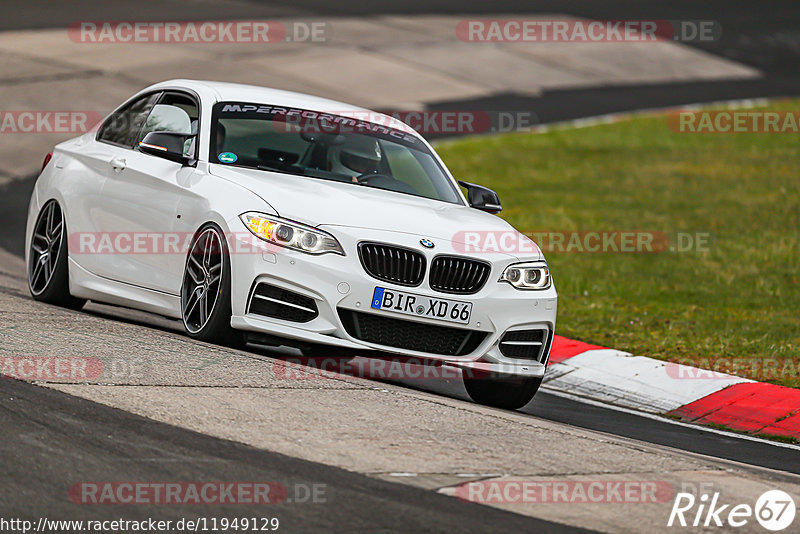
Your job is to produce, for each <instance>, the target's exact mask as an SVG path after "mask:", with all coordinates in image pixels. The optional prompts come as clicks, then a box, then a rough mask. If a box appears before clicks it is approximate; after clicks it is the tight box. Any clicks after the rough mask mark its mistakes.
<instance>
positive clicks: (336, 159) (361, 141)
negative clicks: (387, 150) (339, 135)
mask: <svg viewBox="0 0 800 534" xmlns="http://www.w3.org/2000/svg"><path fill="white" fill-rule="evenodd" d="M382 158H383V156H382V154H381V147H380V145H378V142H377V141H376V140H374V139H369V138H367V137H361V136H353V137H350V138H349V139H348V140H347V143H346V144H344V145H342V146H339V147H334V148H333V149H332V150H331V158H330V159H331V167H330V170H331V171H333V172H337V173H340V174H345V175H348V176H350V177H351V178H352V180H353V181H354V182H357V181H358V177H359V176H361V175H364V174H377V173H378V172H379V170H380V165H381V160H382Z"/></svg>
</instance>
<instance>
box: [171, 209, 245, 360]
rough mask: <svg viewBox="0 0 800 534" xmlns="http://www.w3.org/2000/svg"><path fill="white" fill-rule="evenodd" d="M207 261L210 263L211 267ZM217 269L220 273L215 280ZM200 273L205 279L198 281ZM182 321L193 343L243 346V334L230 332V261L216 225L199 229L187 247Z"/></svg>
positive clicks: (182, 295)
mask: <svg viewBox="0 0 800 534" xmlns="http://www.w3.org/2000/svg"><path fill="white" fill-rule="evenodd" d="M212 236H213V237H212ZM211 241H213V243H212V242H211ZM206 260H208V262H211V261H213V262H214V264H213V266H212V265H210V264H209V263H208V262H207V261H206ZM198 262H199V264H198ZM198 265H199V266H198ZM216 266H219V270H220V271H221V272H220V273H219V278H218V279H215V276H216V275H215V273H216V269H217V267H216ZM201 272H202V273H203V275H204V276H203V277H202V279H201V280H200V279H198V275H199V274H200V273H201ZM201 288H202V290H201ZM209 300H210V302H209ZM193 306H194V307H193ZM198 306H203V307H202V308H198ZM181 318H182V320H183V326H184V328H185V329H186V333H187V334H188V335H189V337H191V338H193V339H197V340H199V341H205V342H208V343H216V344H219V345H226V346H233V347H241V346H243V345H244V336H243V334H242V333H241V332H239V331H237V330H234V329H233V328H231V260H230V254H229V253H228V245H227V241H226V240H225V237H224V233H223V232H222V230H221V229H220V227H219V226H217V225H216V224H213V223H208V224H206V225H205V226H203V227H202V228H200V230H198V231H197V233H196V234H195V236H194V238H193V239H192V244H191V246H190V247H189V253H188V254H187V257H186V265H185V267H184V272H183V283H182V284H181Z"/></svg>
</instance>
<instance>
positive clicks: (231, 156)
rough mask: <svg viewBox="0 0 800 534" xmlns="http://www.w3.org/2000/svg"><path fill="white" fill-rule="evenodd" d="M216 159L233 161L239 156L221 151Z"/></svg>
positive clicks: (225, 161) (227, 161) (224, 161)
mask: <svg viewBox="0 0 800 534" xmlns="http://www.w3.org/2000/svg"><path fill="white" fill-rule="evenodd" d="M217 159H218V160H220V161H221V162H222V163H235V162H236V160H237V159H239V156H237V155H236V154H234V153H233V152H223V153H221V154H220V155H219V156H217Z"/></svg>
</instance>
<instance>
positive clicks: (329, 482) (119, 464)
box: [0, 379, 581, 534]
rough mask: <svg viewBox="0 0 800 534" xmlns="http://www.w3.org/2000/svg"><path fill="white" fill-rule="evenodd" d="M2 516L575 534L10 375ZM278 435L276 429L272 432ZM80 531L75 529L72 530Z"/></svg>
mask: <svg viewBox="0 0 800 534" xmlns="http://www.w3.org/2000/svg"><path fill="white" fill-rule="evenodd" d="M55 407H57V409H53V408H55ZM0 428H3V429H5V431H6V432H8V431H9V429H14V432H13V433H12V438H11V439H3V440H0V457H2V458H3V459H4V461H3V462H2V465H0V479H2V480H3V481H4V482H3V487H2V489H0V510H2V514H3V516H4V517H5V518H6V519H8V518H10V517H13V518H18V519H27V520H31V521H34V523H36V522H38V520H39V518H40V517H42V514H43V512H46V514H47V515H46V518H47V519H49V520H73V521H75V520H89V519H91V520H98V521H103V520H107V519H117V518H119V517H124V518H125V519H126V520H146V519H148V518H153V519H156V520H160V521H166V520H172V521H175V522H177V521H178V520H180V519H182V518H186V519H191V520H196V519H197V518H203V517H205V518H212V517H214V518H216V519H217V520H218V521H219V520H221V519H222V518H227V519H230V520H233V519H234V518H242V517H247V518H251V517H256V518H259V524H261V523H260V521H261V518H269V519H272V518H278V520H279V522H280V526H279V531H282V532H321V531H325V532H448V531H458V532H475V533H481V534H483V533H485V532H581V530H580V529H576V528H574V527H565V526H561V525H558V524H555V523H552V522H548V521H541V520H538V519H534V518H529V517H525V516H522V515H517V514H513V513H510V512H504V511H502V510H497V509H494V508H488V507H485V506H481V505H478V504H473V503H468V502H465V501H461V500H459V499H454V498H452V497H447V496H445V495H439V494H436V493H433V492H430V491H427V490H424V489H419V488H414V487H412V486H407V485H404V484H396V483H392V482H383V481H381V480H378V479H376V478H372V477H367V476H364V475H360V474H357V473H352V472H349V471H345V470H343V469H338V468H335V467H330V466H326V465H322V464H317V463H313V462H308V461H304V460H299V459H296V458H291V457H288V456H284V455H281V454H277V453H272V452H266V451H262V450H258V449H254V448H252V447H247V446H245V445H241V444H238V443H234V442H230V441H225V440H221V439H216V438H212V437H208V436H204V435H202V434H197V433H195V432H190V431H188V430H183V429H180V428H177V427H173V426H170V425H166V424H162V423H156V422H153V421H151V420H149V419H145V418H142V417H138V416H136V415H132V414H129V413H127V412H124V411H121V410H116V409H113V408H109V407H107V406H103V405H100V404H96V403H93V402H90V401H87V400H84V399H81V398H78V397H73V396H71V395H66V394H63V393H59V392H56V391H53V390H49V389H46V388H42V387H39V386H35V385H31V384H27V383H24V382H19V381H16V380H9V379H3V380H0ZM276 431H279V430H278V429H276ZM107 481H115V482H124V481H130V482H143V481H197V482H236V481H248V482H270V483H277V484H281V485H282V486H283V487H284V488H285V489H286V497H287V500H286V501H285V502H281V503H270V504H258V505H254V504H246V503H236V504H213V505H208V504H203V505H195V504H191V505H183V504H179V505H170V506H164V505H159V504H128V505H124V504H110V505H95V504H83V503H81V502H80V498H77V500H78V501H79V502H78V503H75V502H73V500H72V498H70V497H69V495H70V488H71V487H72V486H73V485H75V484H79V483H83V482H88V483H97V482H107ZM76 530H77V529H76Z"/></svg>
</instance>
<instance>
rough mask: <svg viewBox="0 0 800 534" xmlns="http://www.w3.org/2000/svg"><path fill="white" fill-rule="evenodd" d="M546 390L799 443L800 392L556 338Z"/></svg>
mask: <svg viewBox="0 0 800 534" xmlns="http://www.w3.org/2000/svg"><path fill="white" fill-rule="evenodd" d="M548 365H549V367H548V369H547V374H546V375H545V379H544V385H543V387H544V388H545V389H550V390H555V391H559V392H562V393H567V394H570V395H572V396H575V397H581V398H585V399H591V400H594V401H597V402H602V403H606V404H612V405H615V406H620V407H623V408H627V409H632V410H637V411H643V412H648V413H656V414H666V415H669V416H673V417H677V418H679V419H681V420H684V421H688V422H693V423H699V424H704V425H724V426H725V427H727V428H730V429H733V430H740V431H745V432H750V433H755V434H770V435H775V436H785V437H794V438H797V439H800V389H794V388H787V387H782V386H776V385H774V384H767V383H763V382H754V381H753V380H749V379H746V378H741V377H737V376H732V375H726V374H722V373H718V372H715V371H708V370H704V369H698V368H695V367H689V366H685V365H680V364H676V363H670V362H665V361H661V360H655V359H653V358H646V357H644V356H634V355H632V354H629V353H627V352H621V351H618V350H613V349H608V348H605V347H600V346H597V345H590V344H588V343H583V342H581V341H575V340H571V339H567V338H564V337H561V336H555V338H554V339H553V347H552V350H551V353H550V362H549V364H548Z"/></svg>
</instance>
